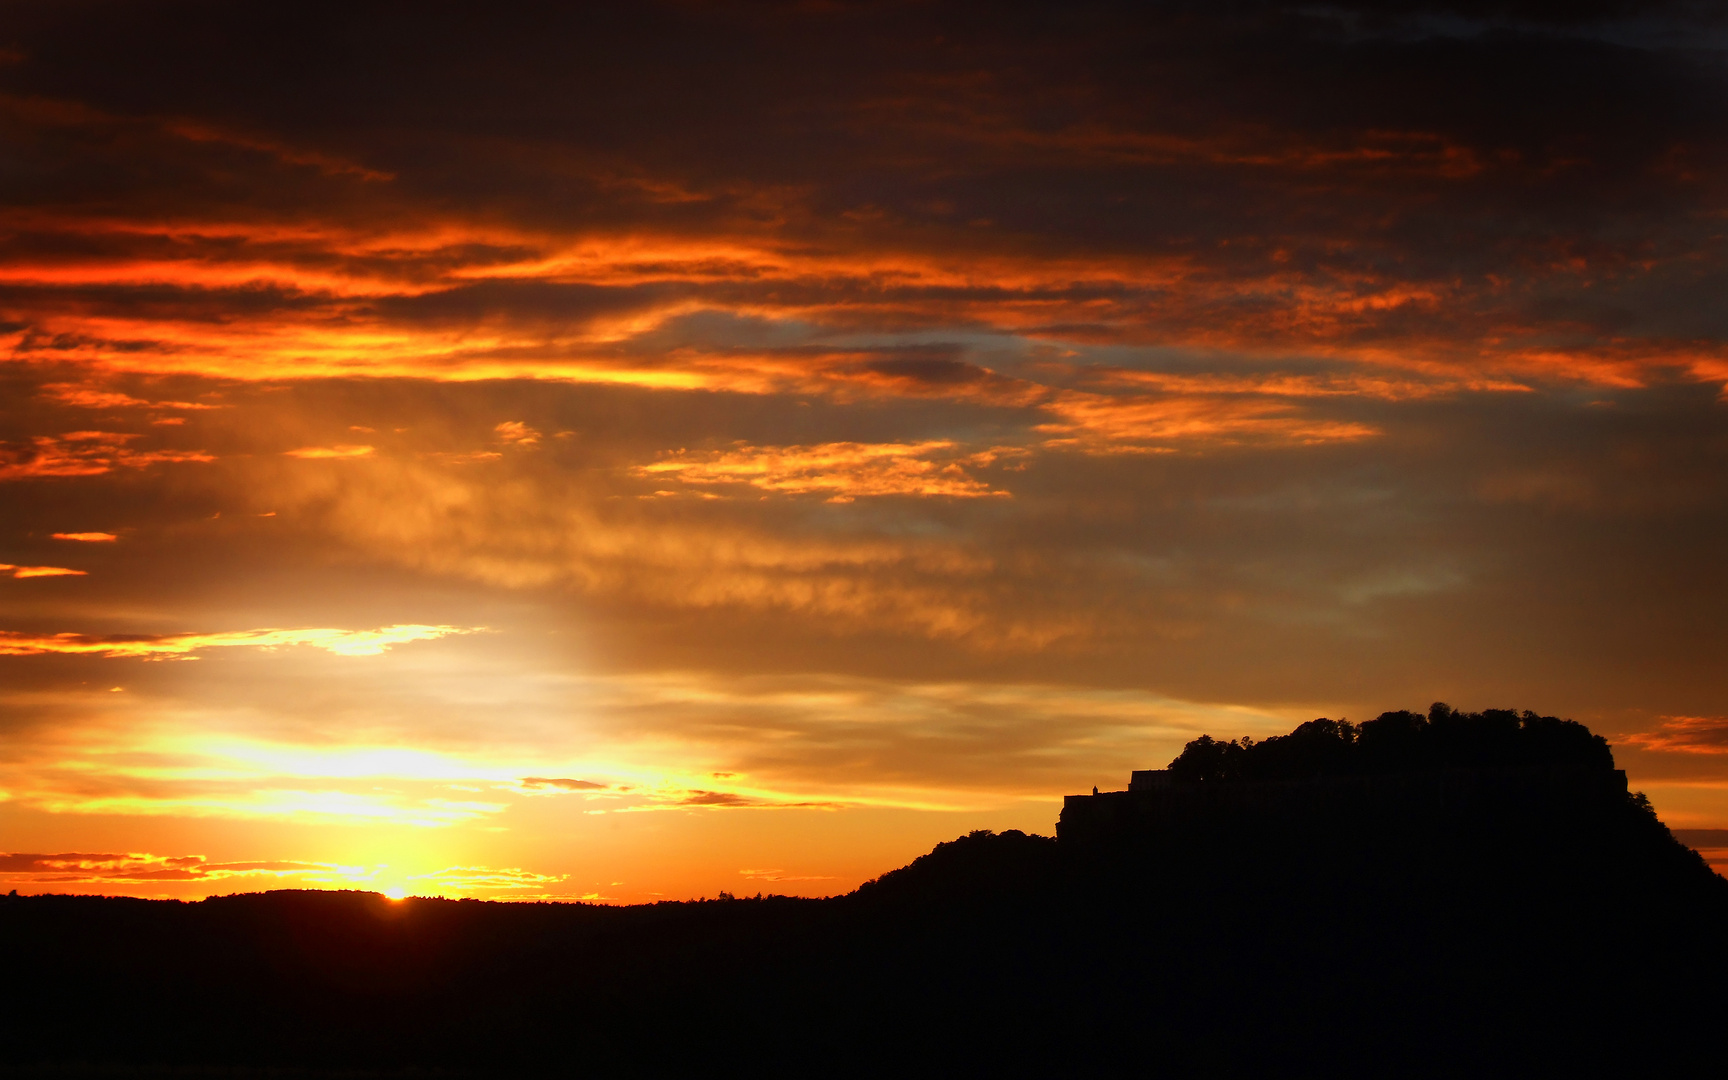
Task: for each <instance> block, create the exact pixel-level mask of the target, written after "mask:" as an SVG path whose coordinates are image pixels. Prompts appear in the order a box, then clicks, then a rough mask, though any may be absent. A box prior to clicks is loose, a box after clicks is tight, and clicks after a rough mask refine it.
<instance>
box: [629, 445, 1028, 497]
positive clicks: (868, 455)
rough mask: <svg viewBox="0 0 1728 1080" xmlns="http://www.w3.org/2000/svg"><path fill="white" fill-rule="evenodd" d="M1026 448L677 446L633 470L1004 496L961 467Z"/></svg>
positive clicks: (676, 476)
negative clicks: (699, 450) (701, 450)
mask: <svg viewBox="0 0 1728 1080" xmlns="http://www.w3.org/2000/svg"><path fill="white" fill-rule="evenodd" d="M1024 453H1025V451H1022V450H1017V449H1015V448H1012V447H998V448H994V449H992V450H988V451H982V452H979V453H973V454H966V453H964V452H961V451H960V450H959V449H958V448H957V447H956V445H955V444H954V443H953V442H952V441H950V440H946V439H935V440H929V441H926V442H919V443H849V442H845V443H822V444H819V445H816V446H750V445H747V444H745V445H737V446H734V447H732V448H730V449H726V450H718V451H712V452H710V453H706V454H693V453H690V452H688V451H678V452H676V453H672V454H667V455H666V456H664V457H663V458H661V460H659V461H656V462H654V463H653V464H650V465H642V466H638V467H637V469H636V472H637V474H638V475H641V476H646V477H651V478H659V477H665V478H666V479H673V480H678V481H680V482H682V483H685V484H702V485H725V484H747V485H749V486H750V487H754V488H757V489H759V490H762V491H768V492H773V493H775V494H780V495H820V496H823V497H825V498H826V499H827V500H828V501H829V502H850V501H852V500H853V499H856V498H860V497H869V496H885V495H914V496H924V497H939V498H955V499H971V498H979V497H981V496H998V497H1005V496H1007V495H1008V494H1009V492H1007V491H1005V490H1002V489H1000V488H993V487H991V486H990V484H988V483H987V482H985V481H982V480H979V479H977V478H975V477H973V476H971V475H970V474H969V473H968V472H967V471H966V469H967V467H969V466H970V467H978V466H981V465H989V464H991V463H993V462H995V461H996V460H998V459H1000V458H1002V457H1004V456H1010V457H1011V456H1019V455H1023V454H1024Z"/></svg>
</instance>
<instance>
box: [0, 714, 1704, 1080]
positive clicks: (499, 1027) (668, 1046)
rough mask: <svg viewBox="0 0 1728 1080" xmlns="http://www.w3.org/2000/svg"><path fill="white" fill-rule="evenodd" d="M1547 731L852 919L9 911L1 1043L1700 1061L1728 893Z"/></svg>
mask: <svg viewBox="0 0 1728 1080" xmlns="http://www.w3.org/2000/svg"><path fill="white" fill-rule="evenodd" d="M1453 715H1456V714H1453ZM1482 715H1483V716H1488V715H1489V714H1482ZM1540 719H1541V718H1538V720H1540ZM1491 720H1492V718H1491ZM1513 720H1514V722H1515V723H1516V724H1517V725H1518V727H1519V730H1530V729H1531V728H1532V727H1539V725H1529V724H1527V723H1526V722H1525V721H1524V720H1523V719H1522V718H1520V717H1513ZM1425 722H1427V723H1434V721H1433V720H1432V714H1431V716H1430V718H1426V721H1425ZM1492 723H1495V724H1499V721H1497V720H1492ZM1562 723H1563V722H1562ZM1406 726H1407V727H1415V728H1416V730H1418V731H1420V730H1421V728H1420V726H1419V725H1408V724H1407V725H1406ZM1370 728H1371V725H1368V724H1365V725H1362V728H1361V729H1358V731H1357V734H1356V736H1355V737H1354V738H1353V739H1352V740H1349V741H1348V742H1347V745H1351V746H1357V747H1359V746H1360V741H1361V739H1362V738H1364V737H1365V736H1364V735H1363V734H1362V733H1363V732H1367V731H1369V730H1370ZM1304 729H1309V725H1304V727H1303V728H1299V729H1298V735H1293V736H1290V737H1289V738H1291V739H1297V738H1298V737H1299V735H1300V733H1302V732H1303V731H1304ZM1311 730H1312V729H1310V732H1311ZM1554 730H1560V731H1562V732H1566V734H1564V735H1563V736H1562V739H1561V740H1559V741H1556V742H1554V743H1551V744H1550V743H1544V744H1543V745H1559V746H1563V747H1570V748H1571V749H1565V750H1564V751H1563V754H1562V756H1561V757H1560V758H1558V759H1554V758H1547V757H1543V756H1542V755H1540V754H1539V755H1536V756H1535V757H1534V758H1528V757H1527V758H1525V759H1522V760H1521V761H1520V762H1514V763H1512V764H1508V763H1507V762H1505V761H1504V760H1498V759H1482V758H1480V757H1478V758H1474V759H1470V758H1469V757H1468V755H1466V757H1465V758H1463V759H1460V758H1458V757H1456V756H1452V757H1446V755H1456V754H1457V753H1459V752H1460V750H1459V747H1460V746H1464V745H1465V744H1467V743H1468V741H1469V740H1468V739H1465V740H1464V742H1462V743H1461V742H1459V741H1458V740H1456V739H1454V740H1451V741H1443V740H1436V742H1435V743H1434V744H1432V745H1439V746H1443V747H1444V748H1445V749H1444V750H1443V753H1437V755H1436V756H1437V757H1438V758H1440V759H1443V760H1445V762H1446V764H1445V765H1444V766H1443V767H1434V768H1429V767H1427V766H1425V765H1422V764H1421V761H1420V758H1421V756H1422V755H1421V753H1418V754H1415V755H1413V756H1412V755H1406V756H1405V757H1403V758H1401V759H1399V760H1400V761H1401V762H1402V764H1400V765H1399V766H1398V767H1397V768H1396V769H1390V770H1379V771H1374V770H1368V769H1357V768H1354V767H1348V768H1340V767H1335V766H1327V767H1326V769H1325V770H1312V769H1310V770H1308V771H1307V772H1305V773H1304V772H1303V771H1302V770H1299V769H1297V770H1292V769H1290V768H1289V767H1288V762H1289V761H1290V760H1292V759H1293V758H1294V757H1295V756H1296V755H1290V754H1286V757H1285V758H1284V759H1282V760H1283V761H1284V764H1281V765H1279V766H1278V767H1277V768H1278V769H1279V770H1283V771H1280V772H1278V773H1277V775H1278V777H1279V778H1278V779H1247V778H1244V777H1243V776H1241V775H1237V776H1236V777H1234V778H1230V777H1224V778H1217V777H1215V778H1213V779H1209V780H1206V779H1203V780H1194V781H1188V782H1184V781H1180V780H1172V781H1170V782H1169V783H1165V784H1161V785H1159V786H1157V789H1156V790H1152V789H1148V790H1146V791H1134V792H1117V793H1105V794H1104V795H1101V796H1098V797H1096V799H1095V800H1094V798H1093V797H1090V796H1088V797H1076V798H1075V799H1071V800H1070V807H1069V808H1068V809H1066V810H1065V811H1064V820H1063V826H1062V827H1063V835H1062V839H1061V840H1060V841H1057V840H1052V839H1050V838H1047V837H1038V836H1028V835H1026V834H1024V833H1019V832H1012V831H1011V832H1006V833H1002V834H993V833H972V834H970V835H968V836H964V837H961V838H959V839H957V840H954V841H951V842H949V843H945V844H940V845H938V846H937V847H936V849H935V850H934V851H932V852H930V853H929V854H928V855H925V856H922V857H921V858H919V859H917V860H914V861H913V863H912V864H910V865H909V866H906V867H903V868H901V869H899V870H895V871H893V872H891V873H888V874H885V875H883V877H882V878H880V879H878V880H877V881H874V882H871V883H869V884H867V885H865V886H863V887H862V888H860V889H858V890H857V891H856V892H855V893H853V894H851V895H849V896H845V897H839V898H835V899H832V900H822V901H810V900H795V899H787V898H767V899H758V900H732V901H704V902H691V903H666V904H656V905H651V906H641V907H630V908H607V907H599V906H590V905H581V904H493V903H480V902H475V901H441V900H409V901H404V902H391V901H387V900H384V899H383V898H381V897H378V896H376V895H373V894H367V893H317V892H276V893H266V894H254V895H246V896H233V897H224V898H220V899H212V900H208V901H205V902H203V903H198V904H181V903H173V902H148V901H136V900H118V899H92V898H81V897H56V896H44V897H12V898H5V899H0V950H3V955H4V956H5V957H6V959H7V970H8V972H9V974H10V976H11V977H10V978H8V980H7V982H6V987H5V990H4V995H5V1001H4V1009H3V1010H0V1059H3V1060H4V1061H5V1062H7V1063H10V1064H13V1065H20V1066H21V1065H26V1064H30V1063H53V1064H56V1065H58V1066H67V1067H70V1066H72V1065H75V1064H76V1063H80V1062H84V1063H97V1064H102V1063H107V1064H111V1065H112V1064H130V1065H138V1066H152V1067H154V1066H252V1067H294V1068H299V1069H306V1070H312V1071H319V1070H323V1071H333V1070H339V1069H372V1070H386V1071H388V1070H393V1069H402V1068H412V1069H417V1070H422V1071H432V1072H440V1073H448V1074H452V1075H487V1076H490V1075H505V1076H510V1075H522V1076H528V1075H533V1076H547V1075H557V1076H563V1075H570V1076H587V1075H595V1076H616V1075H664V1074H668V1073H674V1072H677V1073H685V1072H692V1071H700V1072H703V1073H710V1074H712V1073H722V1074H730V1073H749V1074H752V1075H763V1074H767V1075H790V1074H796V1075H836V1074H839V1075H847V1074H863V1073H871V1074H880V1073H882V1072H883V1071H886V1070H901V1071H908V1072H914V1071H915V1072H918V1073H927V1072H932V1071H937V1070H942V1071H947V1072H953V1073H958V1074H961V1075H975V1074H979V1073H985V1072H994V1073H1004V1074H1009V1075H1026V1074H1034V1073H1054V1072H1057V1071H1060V1072H1062V1073H1074V1072H1097V1073H1103V1074H1106V1075H1119V1074H1124V1073H1130V1072H1131V1073H1134V1074H1149V1075H1189V1076H1232V1075H1238V1076H1269V1075H1275V1076H1305V1075H1313V1076H1321V1075H1325V1076H1335V1075H1341V1074H1360V1075H1397V1076H1409V1075H1435V1076H1440V1075H1448V1076H1450V1075H1464V1074H1469V1075H1520V1076H1523V1075H1548V1074H1555V1073H1562V1072H1564V1073H1569V1074H1572V1075H1602V1074H1605V1073H1608V1072H1613V1071H1629V1072H1633V1073H1636V1074H1639V1075H1665V1074H1673V1073H1676V1072H1679V1071H1681V1070H1682V1069H1685V1068H1689V1067H1693V1066H1702V1067H1709V1066H1711V1065H1713V1064H1714V1063H1715V1062H1716V1061H1717V1055H1718V1054H1719V1048H1718V1046H1717V1045H1716V1044H1717V1042H1718V1041H1719V1037H1718V1031H1719V1027H1720V1019H1721V1016H1722V1015H1723V1012H1722V1010H1723V1007H1724V1005H1728V994H1725V993H1724V991H1723V989H1722V980H1721V978H1720V973H1721V971H1723V970H1724V965H1725V964H1728V930H1725V928H1728V881H1724V880H1723V879H1722V878H1720V877H1718V876H1717V875H1715V874H1714V873H1711V872H1710V871H1709V870H1708V868H1707V867H1705V866H1704V865H1703V864H1702V862H1701V861H1700V860H1699V859H1698V857H1697V856H1696V855H1695V854H1694V853H1692V852H1691V851H1689V850H1688V849H1686V848H1684V847H1683V846H1681V845H1679V844H1677V843H1676V842H1675V841H1674V840H1673V839H1672V837H1670V836H1669V835H1668V832H1667V830H1666V829H1664V828H1663V827H1662V825H1661V824H1660V822H1658V821H1656V819H1655V817H1654V815H1653V814H1651V813H1650V811H1649V809H1648V807H1647V805H1644V804H1643V803H1642V802H1641V800H1640V799H1639V798H1637V797H1634V796H1630V795H1628V794H1626V793H1625V791H1624V784H1623V780H1622V781H1619V782H1618V784H1617V783H1616V782H1615V779H1616V778H1617V777H1618V776H1619V774H1617V773H1615V772H1614V771H1613V760H1612V755H1611V754H1607V756H1606V758H1605V759H1604V757H1603V755H1602V754H1598V753H1597V752H1596V751H1595V750H1594V749H1592V747H1593V746H1594V745H1595V744H1594V743H1593V742H1591V740H1593V739H1594V736H1590V735H1589V734H1588V732H1584V739H1583V740H1582V741H1581V740H1579V739H1578V737H1577V736H1576V734H1575V733H1571V732H1570V731H1569V729H1554V728H1552V727H1551V726H1550V727H1549V728H1548V733H1552V731H1554ZM1580 730H1582V729H1580ZM1505 731H1506V729H1505V725H1503V724H1500V725H1499V734H1497V735H1496V734H1493V732H1490V733H1489V737H1490V738H1494V739H1498V738H1500V737H1501V736H1503V735H1505ZM1453 734H1456V732H1454V733H1453ZM1300 737H1301V738H1313V737H1314V736H1313V735H1312V734H1311V733H1310V734H1309V735H1300ZM1325 737H1326V738H1327V739H1330V740H1332V742H1333V743H1338V742H1339V741H1340V736H1339V733H1338V730H1337V729H1336V728H1334V729H1333V731H1332V732H1331V733H1330V734H1327V735H1326V736H1325ZM1416 737H1417V738H1422V737H1424V736H1420V735H1418V736H1416ZM1522 737H1523V736H1513V737H1512V738H1513V739H1517V738H1522ZM1547 737H1548V735H1547V734H1539V738H1542V739H1546V738H1547ZM1278 741H1281V740H1278ZM1275 742H1276V741H1275V740H1266V742H1264V743H1259V744H1253V745H1254V746H1256V747H1259V746H1267V745H1273V744H1274V743H1275ZM1225 745H1228V744H1225ZM1236 745H1238V746H1240V745H1241V744H1236ZM1503 745H1510V746H1513V747H1514V751H1515V752H1516V753H1523V751H1522V750H1516V746H1515V744H1514V743H1512V742H1507V743H1505V744H1503ZM1578 748H1583V749H1584V750H1585V751H1587V752H1586V753H1581V754H1576V755H1574V754H1573V750H1574V749H1578ZM1192 749H1193V747H1192V746H1190V748H1189V750H1185V751H1184V755H1187V754H1188V753H1189V752H1190V751H1191V750H1192ZM1602 749H1603V750H1604V751H1605V750H1606V747H1605V745H1604V746H1603V748H1602ZM1323 750H1324V753H1328V754H1334V753H1335V752H1336V751H1337V746H1336V745H1333V746H1331V747H1327V748H1323ZM1353 752H1355V751H1348V750H1347V751H1345V753H1353ZM1426 752H1427V751H1423V752H1422V753H1426ZM1544 753H1546V751H1544ZM1567 755H1570V756H1567ZM1181 760H1182V758H1178V761H1179V762H1180V761H1181ZM1311 760H1320V758H1319V757H1315V758H1312V759H1311ZM1326 760H1332V761H1334V762H1336V760H1338V759H1337V758H1336V757H1334V758H1330V759H1326ZM1461 760H1463V761H1465V762H1466V764H1467V765H1468V766H1469V767H1464V766H1461V765H1460V764H1459V762H1460V761H1461ZM1262 775H1264V774H1262ZM1519 777H1523V778H1524V779H1523V780H1520V779H1519ZM1555 777H1558V778H1559V779H1558V780H1556V779H1555ZM1579 777H1584V778H1585V779H1583V780H1580V779H1578V778H1579ZM1592 778H1593V779H1592ZM1520 792H1522V794H1519V793H1520ZM1184 800H1186V802H1185V801H1184ZM1117 805H1120V806H1135V807H1139V808H1140V810H1139V811H1137V812H1136V813H1134V814H1128V815H1126V816H1124V817H1120V818H1111V819H1110V821H1109V822H1106V826H1105V827H1100V828H1095V829H1092V830H1091V831H1090V832H1085V831H1084V830H1082V831H1081V832H1080V833H1074V832H1073V830H1072V828H1071V826H1072V824H1073V822H1072V821H1071V817H1072V815H1073V813H1083V812H1076V811H1074V809H1073V808H1074V807H1076V806H1081V807H1107V806H1117ZM60 1075H79V1073H77V1072H76V1071H74V1072H71V1073H66V1072H62V1073H60Z"/></svg>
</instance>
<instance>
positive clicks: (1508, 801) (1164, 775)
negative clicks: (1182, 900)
mask: <svg viewBox="0 0 1728 1080" xmlns="http://www.w3.org/2000/svg"><path fill="white" fill-rule="evenodd" d="M1094 792H1095V793H1094V794H1091V795H1069V796H1067V797H1066V798H1065V799H1064V800H1063V804H1062V815H1061V817H1060V819H1059V820H1058V821H1057V824H1056V835H1057V837H1058V838H1059V840H1060V841H1061V842H1062V843H1063V844H1080V845H1085V844H1093V843H1105V842H1109V841H1122V840H1128V839H1131V838H1132V839H1139V840H1156V839H1158V838H1160V837H1163V838H1173V837H1176V836H1187V837H1197V836H1208V837H1211V838H1215V839H1216V838H1228V837H1230V836H1232V835H1237V836H1247V835H1250V834H1251V835H1252V836H1254V837H1258V838H1262V839H1265V838H1269V837H1271V836H1273V835H1278V836H1286V837H1287V836H1289V835H1291V834H1302V833H1310V834H1314V835H1316V836H1318V835H1319V834H1322V833H1323V834H1327V835H1334V836H1335V835H1337V834H1339V833H1340V832H1343V833H1351V832H1358V831H1361V830H1363V829H1369V830H1373V831H1384V830H1387V829H1388V828H1396V827H1415V826H1421V827H1422V828H1423V829H1424V830H1427V829H1432V828H1433V827H1435V826H1445V825H1458V826H1462V825H1464V824H1466V823H1469V822H1493V823H1496V824H1498V825H1500V826H1502V827H1516V826H1518V825H1524V826H1539V825H1542V824H1545V823H1546V824H1561V823H1567V824H1569V825H1576V824H1578V823H1580V822H1581V821H1582V820H1588V819H1593V818H1596V817H1598V816H1600V815H1603V814H1613V813H1617V812H1620V811H1622V810H1623V809H1624V807H1625V805H1626V801H1627V799H1628V798H1629V797H1630V795H1629V793H1628V790H1627V783H1626V773H1625V771H1624V770H1621V769H1604V768H1600V767H1597V766H1593V765H1587V764H1579V763H1564V764H1552V765H1514V766H1498V767H1487V768H1456V769H1438V770H1432V771H1423V772H1403V773H1383V774H1370V775H1356V776H1349V775H1345V776H1314V777H1303V778H1299V779H1283V780H1236V781H1206V780H1184V779H1179V778H1177V777H1176V776H1175V775H1174V774H1173V773H1172V771H1171V770H1169V769H1140V770H1135V771H1134V772H1133V773H1131V774H1130V779H1129V783H1128V788H1127V790H1125V791H1103V792H1099V791H1097V790H1096V789H1094Z"/></svg>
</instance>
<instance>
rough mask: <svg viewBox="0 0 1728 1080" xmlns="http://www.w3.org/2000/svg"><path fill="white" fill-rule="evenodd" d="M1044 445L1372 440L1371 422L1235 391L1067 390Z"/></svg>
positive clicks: (1162, 446) (1100, 449) (1054, 406)
mask: <svg viewBox="0 0 1728 1080" xmlns="http://www.w3.org/2000/svg"><path fill="white" fill-rule="evenodd" d="M1045 409H1046V411H1048V412H1051V413H1054V414H1055V416H1056V417H1057V419H1055V420H1053V421H1051V422H1049V423H1044V424H1039V425H1038V426H1037V428H1036V430H1038V431H1040V432H1043V433H1044V434H1045V435H1047V436H1049V437H1048V438H1047V439H1046V440H1045V445H1046V446H1050V447H1061V448H1067V449H1077V450H1081V451H1084V452H1086V453H1092V454H1121V453H1149V452H1158V451H1165V450H1170V449H1174V448H1175V447H1174V446H1173V444H1180V443H1189V442H1198V441H1202V440H1204V441H1206V442H1214V443H1219V442H1221V443H1242V442H1259V443H1265V442H1276V443H1296V444H1311V443H1323V442H1337V441H1346V440H1355V439H1364V438H1369V437H1371V436H1374V435H1378V434H1379V430H1378V429H1377V428H1375V427H1373V426H1371V425H1368V424H1362V423H1356V422H1352V421H1341V420H1323V419H1316V418H1313V417H1307V416H1302V415H1300V414H1298V413H1296V411H1295V409H1294V408H1293V407H1292V406H1290V405H1288V404H1285V403H1282V402H1276V401H1263V400H1262V401H1256V400H1253V399H1248V400H1243V399H1241V398H1237V397H1230V396H1211V395H1171V396H1161V397H1141V396H1134V397H1107V396H1104V395H1100V394H1088V393H1082V392H1079V391H1066V392H1063V393H1062V394H1060V395H1058V396H1057V398H1056V399H1055V400H1054V401H1052V402H1050V403H1049V404H1048V405H1046V406H1045Z"/></svg>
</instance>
